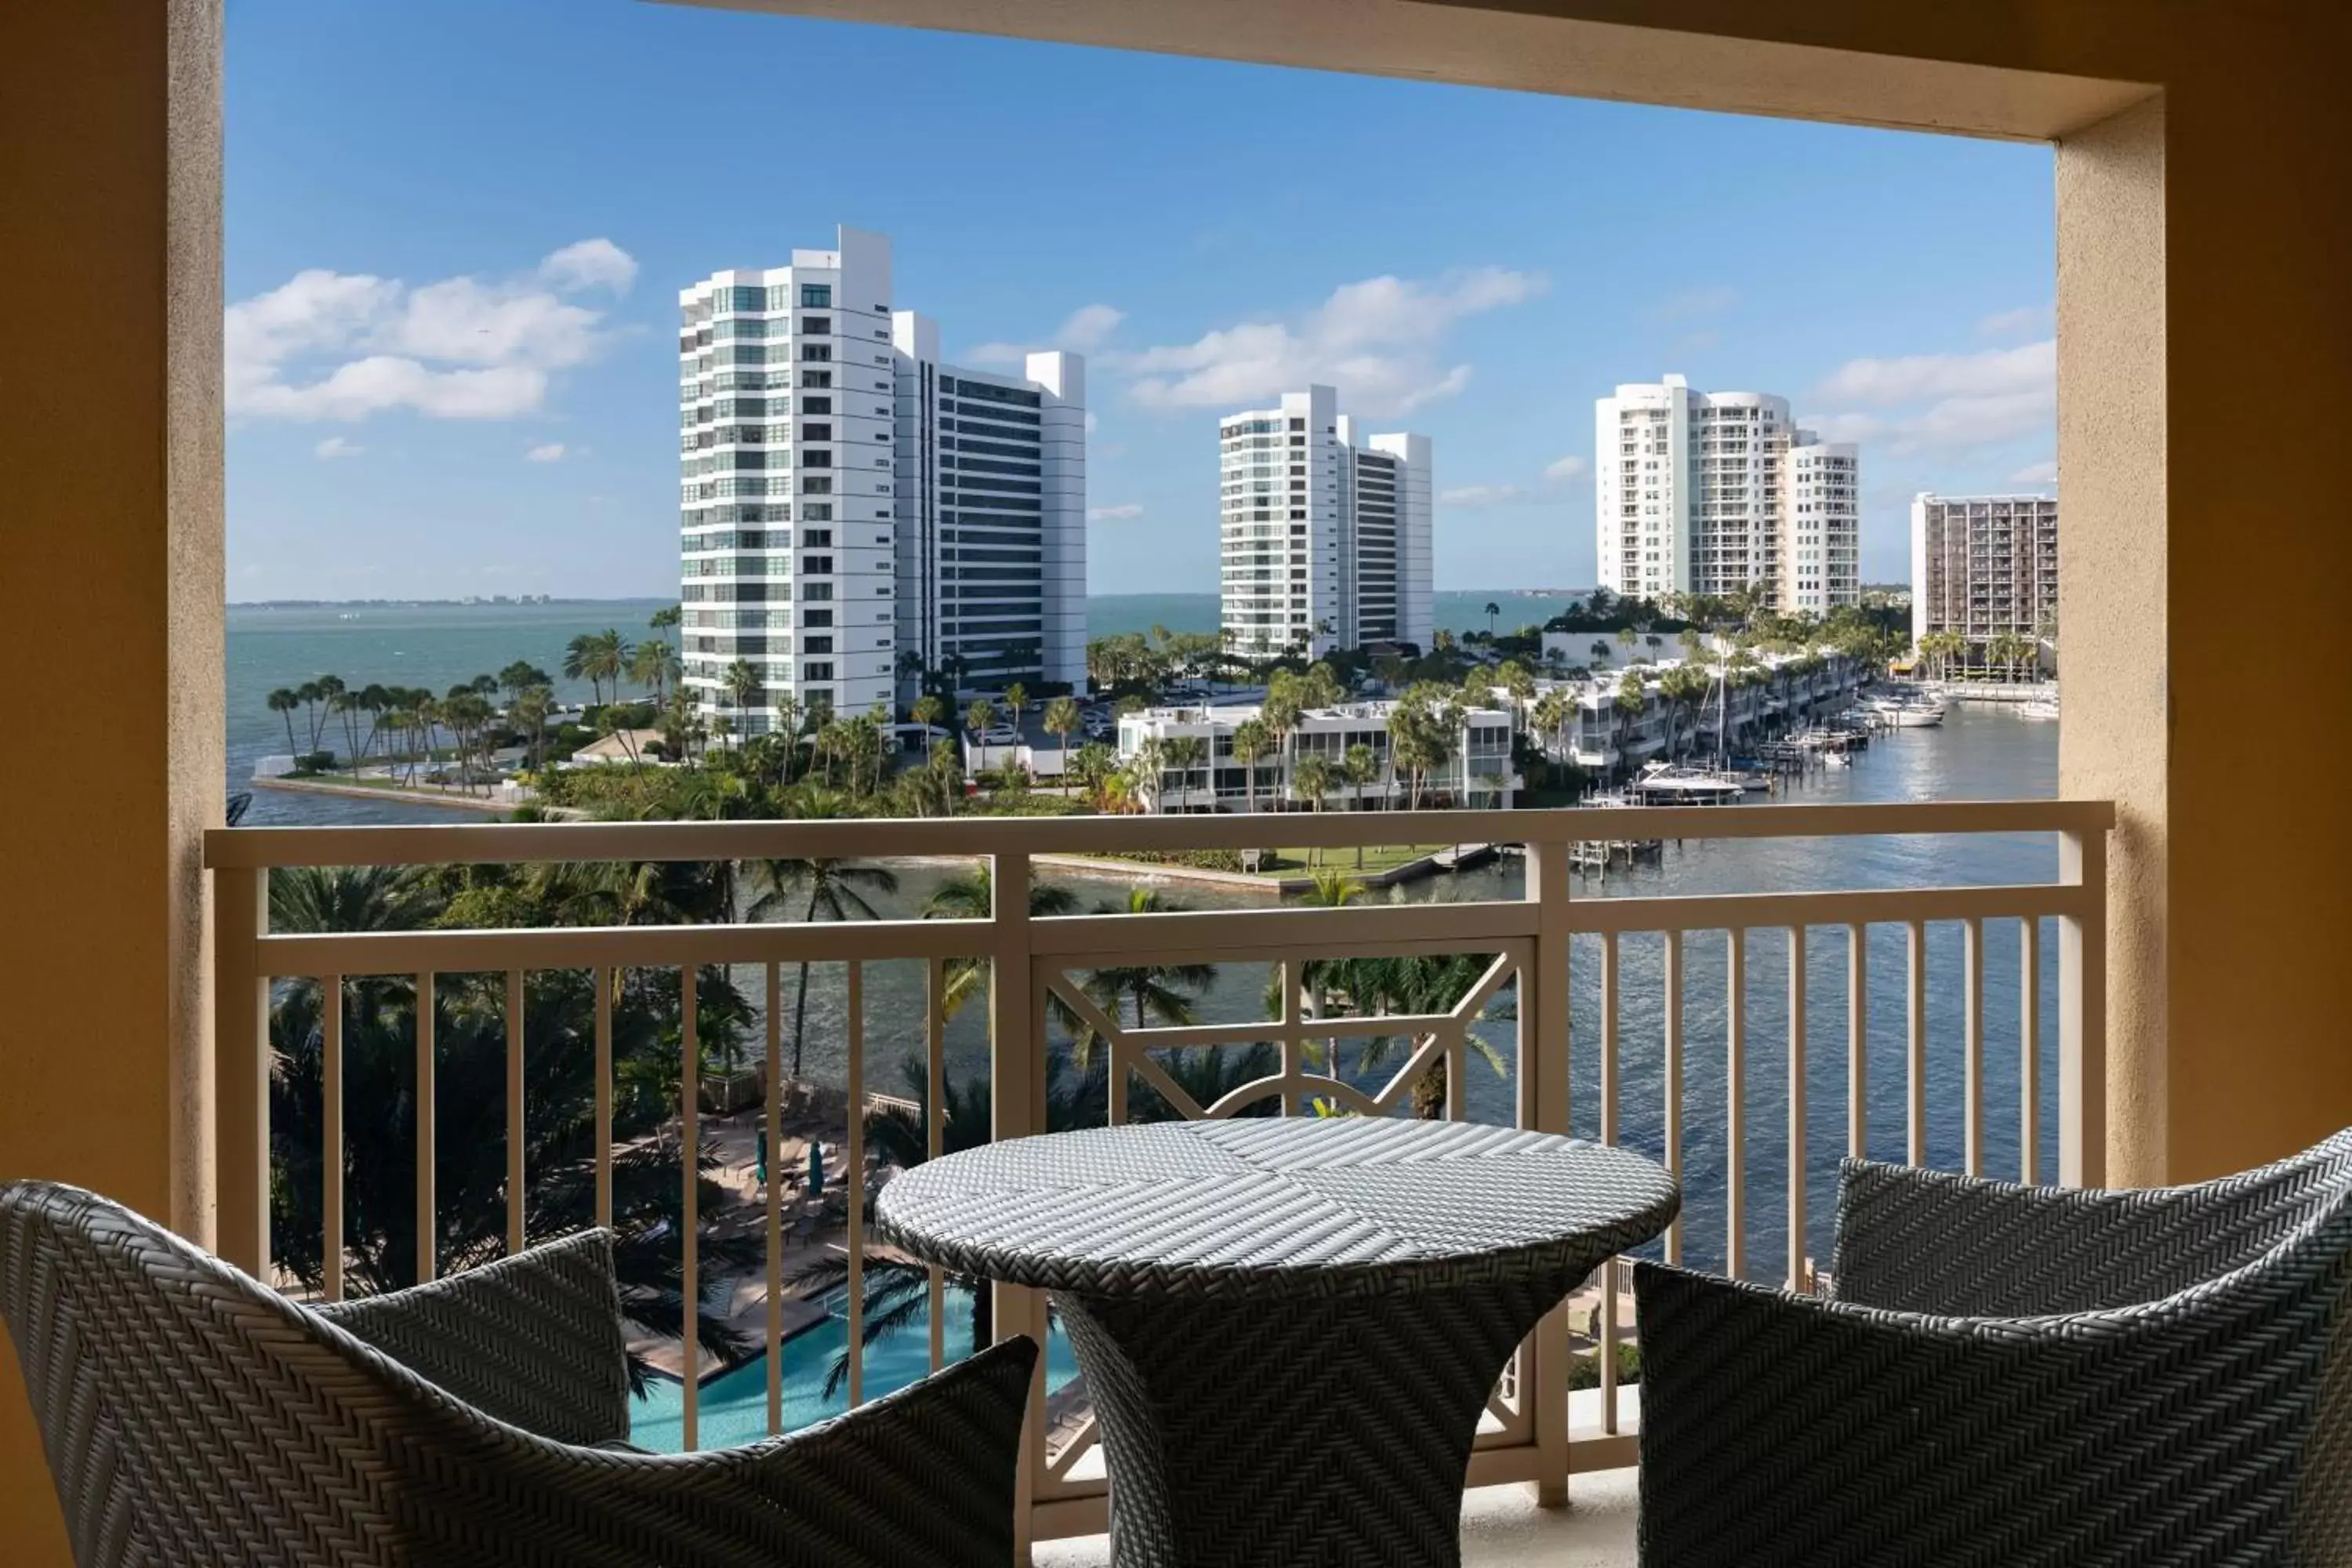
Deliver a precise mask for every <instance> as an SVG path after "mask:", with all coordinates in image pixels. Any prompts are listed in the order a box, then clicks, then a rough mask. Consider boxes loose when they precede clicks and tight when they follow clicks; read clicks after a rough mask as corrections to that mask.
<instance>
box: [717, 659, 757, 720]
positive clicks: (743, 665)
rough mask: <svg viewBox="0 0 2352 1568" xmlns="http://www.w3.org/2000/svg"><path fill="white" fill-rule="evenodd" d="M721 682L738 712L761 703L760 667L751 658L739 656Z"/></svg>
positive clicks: (720, 686)
mask: <svg viewBox="0 0 2352 1568" xmlns="http://www.w3.org/2000/svg"><path fill="white" fill-rule="evenodd" d="M760 687H761V679H760V667H759V666H758V665H756V664H753V663H752V662H751V660H750V659H748V658H739V659H737V660H735V662H734V663H732V664H730V665H729V666H728V667H727V672H726V674H724V675H722V676H720V677H719V689H721V690H723V691H724V692H726V694H727V700H728V702H729V703H730V705H732V706H733V707H734V708H735V710H737V711H738V712H748V711H750V710H751V709H754V708H757V707H758V706H759V705H760Z"/></svg>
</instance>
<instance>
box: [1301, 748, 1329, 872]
mask: <svg viewBox="0 0 2352 1568" xmlns="http://www.w3.org/2000/svg"><path fill="white" fill-rule="evenodd" d="M1332 783H1333V780H1332V773H1331V764H1330V763H1328V762H1326V761H1325V760H1324V759H1322V758H1321V757H1316V756H1310V757H1307V758H1304V759H1302V760H1301V761H1300V762H1299V763H1298V765H1297V767H1295V768H1293V769H1291V770H1290V793H1291V794H1292V795H1295V796H1297V797H1298V798H1300V799H1303V800H1305V801H1306V802H1307V810H1309V811H1311V812H1314V813H1316V814H1318V816H1319V815H1320V814H1321V813H1322V810H1323V802H1324V799H1325V797H1326V796H1328V795H1330V793H1331V785H1332ZM1321 853H1322V851H1321V850H1319V849H1318V850H1316V851H1314V854H1315V855H1318V856H1319V855H1320V854H1321ZM1311 859H1312V857H1310V861H1311Z"/></svg>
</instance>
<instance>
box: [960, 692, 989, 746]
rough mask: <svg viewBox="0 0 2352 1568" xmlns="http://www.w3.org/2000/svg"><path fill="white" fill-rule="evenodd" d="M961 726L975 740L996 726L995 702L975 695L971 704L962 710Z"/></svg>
mask: <svg viewBox="0 0 2352 1568" xmlns="http://www.w3.org/2000/svg"><path fill="white" fill-rule="evenodd" d="M963 727H964V728H965V729H966V730H968V731H971V735H972V738H973V739H975V740H977V739H979V738H980V737H981V736H982V735H985V734H987V733H988V732H989V731H991V730H992V729H994V728H995V727H996V704H995V703H993V702H991V701H990V700H988V699H987V698H985V697H975V698H973V699H972V700H971V707H969V708H966V709H965V710H963Z"/></svg>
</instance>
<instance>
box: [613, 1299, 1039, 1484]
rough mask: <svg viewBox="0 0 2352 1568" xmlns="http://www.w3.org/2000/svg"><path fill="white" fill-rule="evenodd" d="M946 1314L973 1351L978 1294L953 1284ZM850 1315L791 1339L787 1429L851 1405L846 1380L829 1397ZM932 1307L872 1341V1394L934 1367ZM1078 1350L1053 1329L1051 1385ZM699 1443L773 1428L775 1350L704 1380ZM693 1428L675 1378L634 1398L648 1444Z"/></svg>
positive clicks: (749, 1438) (639, 1442) (635, 1425)
mask: <svg viewBox="0 0 2352 1568" xmlns="http://www.w3.org/2000/svg"><path fill="white" fill-rule="evenodd" d="M942 1309H943V1313H942V1315H943V1316H944V1318H945V1320H946V1321H945V1322H944V1324H943V1325H942V1328H943V1331H944V1332H943V1339H944V1348H945V1351H946V1354H947V1358H948V1360H950V1361H951V1362H952V1361H959V1360H961V1359H962V1358H963V1357H965V1356H967V1355H970V1354H971V1292H970V1291H968V1290H965V1289H962V1288H961V1287H959V1286H954V1285H950V1286H949V1287H948V1288H947V1289H946V1290H945V1292H944V1293H943V1297H942ZM848 1343H849V1322H848V1320H847V1319H846V1318H845V1316H844V1315H843V1311H842V1309H841V1308H839V1307H837V1306H836V1307H835V1309H834V1310H833V1312H832V1313H831V1314H829V1315H828V1316H827V1317H826V1318H825V1319H824V1321H822V1322H820V1323H816V1324H814V1325H812V1326H811V1327H809V1328H808V1329H806V1330H804V1331H802V1332H800V1333H798V1334H795V1335H793V1337H792V1338H791V1339H788V1340H786V1341H785V1342H784V1344H783V1350H782V1355H783V1358H784V1363H783V1393H784V1402H783V1423H784V1430H785V1431H787V1432H791V1431H794V1430H797V1429H798V1428H800V1427H803V1426H811V1425H814V1423H816V1422H819V1421H823V1420H824V1419H826V1418H827V1417H829V1416H834V1415H841V1414H842V1413H843V1412H844V1411H845V1410H847V1409H848V1408H849V1390H848V1386H847V1384H843V1385H842V1386H841V1387H840V1388H837V1389H835V1391H834V1394H833V1396H832V1397H831V1398H827V1397H826V1396H825V1393H824V1380H825V1378H826V1376H827V1375H828V1374H829V1373H831V1372H832V1370H833V1364H834V1362H835V1359H836V1358H838V1357H839V1356H840V1354H841V1352H842V1350H843V1348H844V1347H845V1346H846V1345H847V1344H848ZM930 1345H931V1335H930V1323H929V1313H928V1312H924V1313H920V1314H919V1315H918V1316H917V1317H916V1319H915V1321H913V1322H912V1323H910V1324H909V1325H908V1327H907V1328H906V1329H904V1330H902V1331H899V1332H898V1333H896V1334H893V1335H891V1336H890V1337H889V1338H887V1339H885V1340H882V1341H880V1342H877V1343H874V1344H870V1345H868V1346H866V1380H865V1381H866V1386H865V1394H866V1398H867V1399H869V1400H871V1399H878V1398H880V1397H881V1396H882V1395H883V1394H888V1393H891V1392H892V1391H894V1390H896V1389H900V1388H904V1387H906V1386H907V1385H908V1384H910V1383H915V1382H918V1381H919V1380H920V1379H921V1378H923V1377H924V1376H926V1375H927V1374H928V1373H929V1372H930V1360H931V1351H930ZM1077 1372H1078V1361H1077V1357H1076V1355H1075V1354H1074V1353H1072V1352H1071V1350H1070V1344H1069V1341H1068V1340H1067V1339H1066V1338H1065V1337H1064V1336H1063V1333H1062V1331H1061V1327H1060V1325H1059V1324H1058V1323H1057V1324H1056V1325H1055V1327H1054V1328H1053V1330H1052V1331H1051V1332H1050V1333H1048V1335H1047V1336H1046V1345H1045V1386H1046V1387H1047V1388H1048V1389H1056V1388H1059V1387H1061V1386H1062V1385H1063V1384H1066V1383H1067V1382H1069V1381H1070V1379H1072V1378H1073V1377H1076V1375H1077ZM696 1422H697V1431H696V1436H697V1437H698V1439H699V1446H700V1447H705V1448H729V1447H735V1446H736V1445H737V1444H740V1443H751V1442H756V1441H758V1440H759V1439H760V1438H762V1437H765V1436H767V1435H768V1358H767V1357H765V1356H763V1355H762V1356H754V1357H753V1358H752V1359H751V1360H750V1361H747V1362H745V1363H743V1364H742V1365H741V1366H739V1367H733V1368H730V1370H728V1371H726V1372H724V1373H719V1375H718V1376H717V1377H714V1378H712V1379H710V1380H709V1382H707V1383H705V1384H703V1385H702V1393H701V1398H700V1401H699V1403H698V1407H697V1411H696ZM685 1432H686V1389H685V1386H684V1385H683V1384H679V1383H677V1382H676V1381H675V1380H673V1379H670V1378H667V1377H658V1378H655V1379H654V1380H652V1382H651V1383H650V1384H649V1385H648V1386H647V1388H646V1392H645V1394H643V1395H642V1396H641V1397H638V1398H636V1399H634V1400H632V1401H631V1402H630V1410H629V1441H630V1442H632V1443H634V1444H635V1445H636V1446H637V1447H640V1448H651V1449H653V1450H655V1451H656V1452H658V1453H676V1452H677V1451H678V1450H679V1449H681V1448H683V1447H685V1446H686V1444H685Z"/></svg>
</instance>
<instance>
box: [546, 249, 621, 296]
mask: <svg viewBox="0 0 2352 1568" xmlns="http://www.w3.org/2000/svg"><path fill="white" fill-rule="evenodd" d="M539 276H540V278H541V280H542V281H544V282H545V283H546V284H547V286H548V287H549V288H551V289H556V290H558V291H560V292H563V293H571V292H573V291H575V290H578V289H611V290H612V291H613V292H614V293H615V294H625V293H627V292H628V291H629V285H631V284H632V283H635V281H636V280H637V258H635V257H634V256H631V255H630V254H629V253H628V252H627V251H625V250H623V249H622V248H621V247H619V246H617V245H614V243H613V242H612V241H611V240H609V239H583V240H582V241H580V242H579V243H578V244H576V245H567V246H565V247H563V248H562V249H561V250H558V251H555V252H552V253H551V254H550V255H549V257H548V258H547V259H546V260H544V261H542V262H541V263H540V264H539Z"/></svg>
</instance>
